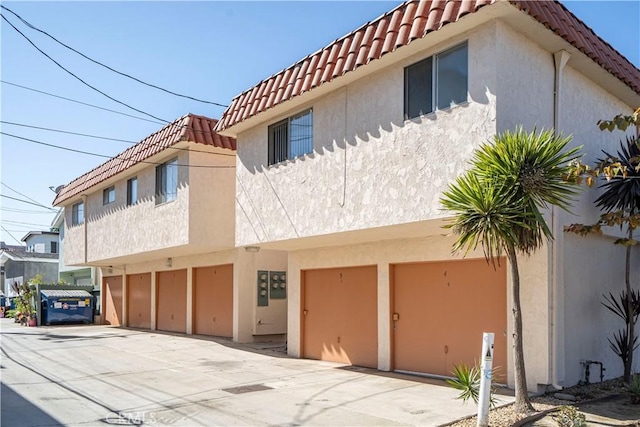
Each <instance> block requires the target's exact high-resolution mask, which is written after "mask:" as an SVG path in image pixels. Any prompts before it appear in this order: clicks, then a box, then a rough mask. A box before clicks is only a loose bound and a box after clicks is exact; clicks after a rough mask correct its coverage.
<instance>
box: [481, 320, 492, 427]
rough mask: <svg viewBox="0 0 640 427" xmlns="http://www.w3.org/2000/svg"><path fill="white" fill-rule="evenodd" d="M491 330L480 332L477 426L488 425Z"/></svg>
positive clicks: (483, 426) (485, 426)
mask: <svg viewBox="0 0 640 427" xmlns="http://www.w3.org/2000/svg"><path fill="white" fill-rule="evenodd" d="M493 338H494V334H493V332H485V333H483V334H482V364H481V365H480V393H479V394H480V395H479V396H478V427H487V426H488V425H489V403H490V402H491V375H492V373H493Z"/></svg>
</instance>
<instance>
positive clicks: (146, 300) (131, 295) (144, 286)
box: [127, 273, 151, 329]
mask: <svg viewBox="0 0 640 427" xmlns="http://www.w3.org/2000/svg"><path fill="white" fill-rule="evenodd" d="M127 323H128V325H129V326H130V327H132V328H142V329H149V328H151V273H145V274H130V275H128V276H127Z"/></svg>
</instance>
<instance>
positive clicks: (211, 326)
mask: <svg viewBox="0 0 640 427" xmlns="http://www.w3.org/2000/svg"><path fill="white" fill-rule="evenodd" d="M193 278H194V283H193V332H194V333H195V334H201V335H216V336H219V337H232V336H233V265H231V264H230V265H218V266H215V267H201V268H196V269H195V270H194V273H193Z"/></svg>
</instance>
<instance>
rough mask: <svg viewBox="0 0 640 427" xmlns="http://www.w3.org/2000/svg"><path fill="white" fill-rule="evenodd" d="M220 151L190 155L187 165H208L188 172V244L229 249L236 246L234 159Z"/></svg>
mask: <svg viewBox="0 0 640 427" xmlns="http://www.w3.org/2000/svg"><path fill="white" fill-rule="evenodd" d="M193 145H194V146H195V147H196V148H197V149H198V150H202V149H203V148H202V146H200V144H193ZM220 152H221V153H220V154H211V153H208V152H205V153H203V152H201V151H193V152H189V164H190V165H194V166H208V167H192V168H190V169H189V212H188V213H189V243H190V244H194V245H199V246H203V247H210V248H215V249H219V248H226V249H229V248H233V247H235V225H234V224H235V189H236V187H235V182H236V170H235V164H236V158H235V154H234V152H232V151H230V150H222V149H221V150H220ZM217 166H220V167H219V168H218V167H217Z"/></svg>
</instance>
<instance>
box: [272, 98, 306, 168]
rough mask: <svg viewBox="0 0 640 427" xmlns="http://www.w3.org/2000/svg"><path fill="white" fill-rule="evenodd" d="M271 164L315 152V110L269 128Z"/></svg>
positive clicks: (289, 118)
mask: <svg viewBox="0 0 640 427" xmlns="http://www.w3.org/2000/svg"><path fill="white" fill-rule="evenodd" d="M268 134H269V164H270V165H273V164H276V163H280V162H283V161H285V160H287V159H294V158H296V157H299V156H302V155H303V154H307V153H311V152H312V151H313V110H311V109H309V110H306V111H303V112H302V113H299V114H296V115H294V116H291V117H287V118H286V119H284V120H281V121H279V122H278V123H274V124H272V125H271V126H269V128H268Z"/></svg>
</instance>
